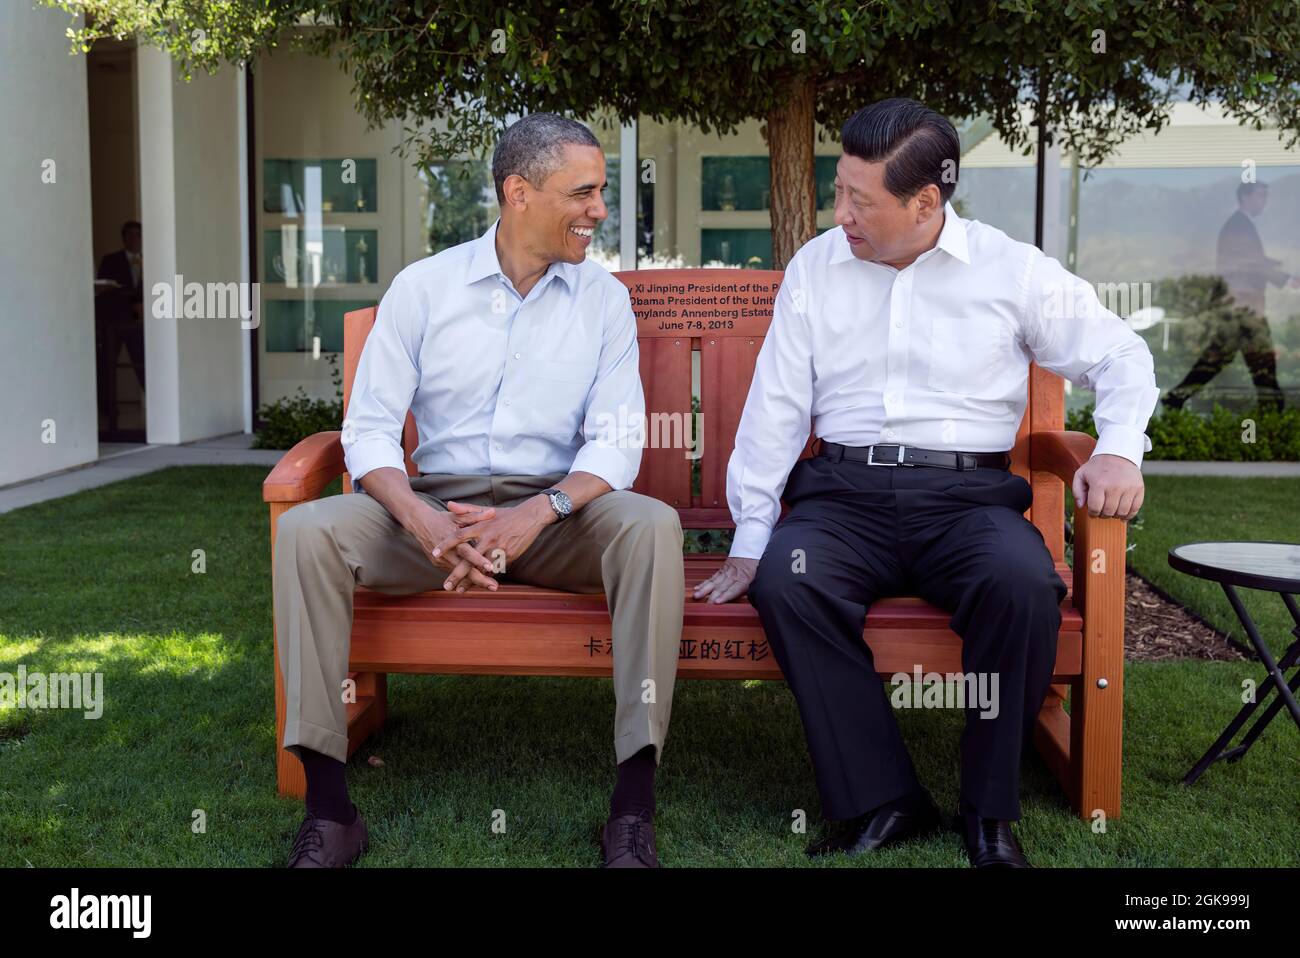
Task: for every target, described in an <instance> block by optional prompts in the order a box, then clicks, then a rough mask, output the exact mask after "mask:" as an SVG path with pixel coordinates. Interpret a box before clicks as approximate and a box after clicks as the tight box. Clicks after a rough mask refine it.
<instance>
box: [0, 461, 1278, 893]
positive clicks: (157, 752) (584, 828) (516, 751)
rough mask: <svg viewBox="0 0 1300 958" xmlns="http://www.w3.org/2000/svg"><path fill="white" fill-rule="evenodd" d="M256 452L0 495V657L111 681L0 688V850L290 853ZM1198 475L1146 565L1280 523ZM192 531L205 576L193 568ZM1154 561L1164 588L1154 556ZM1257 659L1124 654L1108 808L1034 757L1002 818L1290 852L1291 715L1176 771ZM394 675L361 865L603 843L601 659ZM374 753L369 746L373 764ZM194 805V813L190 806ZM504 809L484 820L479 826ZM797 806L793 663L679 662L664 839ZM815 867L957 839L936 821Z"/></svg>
mask: <svg viewBox="0 0 1300 958" xmlns="http://www.w3.org/2000/svg"><path fill="white" fill-rule="evenodd" d="M264 474H265V469H261V468H257V467H235V466H230V467H215V466H214V467H185V468H173V469H168V470H165V471H162V472H156V473H152V474H149V475H146V476H143V477H139V478H135V479H130V480H127V481H124V482H120V483H116V484H113V485H110V486H105V487H101V488H98V489H94V490H91V491H88V492H84V493H81V494H78V495H76V496H73V497H70V498H66V499H61V500H56V501H53V502H47V503H42V504H40V505H37V506H33V507H31V508H27V509H22V510H19V511H17V512H14V513H10V514H7V515H3V516H0V671H6V672H14V671H16V669H17V666H18V665H19V664H20V663H21V664H24V665H26V667H27V668H28V670H36V669H40V670H43V671H47V672H48V671H99V672H102V673H103V674H104V688H105V695H106V699H107V704H106V706H105V710H104V714H103V717H102V718H100V719H98V720H95V721H87V720H85V719H83V718H82V717H81V716H80V713H70V712H61V711H57V710H51V711H44V712H30V711H19V710H9V711H6V712H0V770H2V774H0V865H2V866H24V865H26V864H28V863H30V864H32V865H36V866H59V865H81V866H101V865H132V866H134V865H159V866H167V865H200V866H207V865H240V866H243V865H248V866H275V865H280V864H282V863H283V861H284V858H285V856H286V854H287V852H288V848H289V844H290V842H291V840H292V837H293V834H294V832H295V831H296V829H297V825H298V822H299V821H300V819H301V813H302V809H301V805H300V803H298V802H295V801H291V800H287V799H281V798H278V797H277V796H276V794H275V779H274V764H273V760H272V757H273V755H274V752H275V747H276V743H275V741H274V737H275V735H274V715H273V707H272V702H273V693H272V676H271V661H272V659H271V656H272V634H271V591H270V561H269V547H268V537H267V514H266V510H265V508H264V507H263V505H262V503H261V500H260V495H259V484H260V480H261V478H262V476H263V475H264ZM1214 482H1216V480H1203V479H1181V478H1180V479H1173V478H1165V477H1155V478H1154V479H1153V480H1152V482H1151V486H1152V492H1151V494H1150V495H1149V497H1148V502H1149V503H1150V505H1149V506H1148V508H1147V519H1146V520H1145V522H1144V529H1143V531H1142V532H1141V533H1139V534H1138V535H1137V536H1135V539H1136V541H1137V542H1138V549H1137V550H1136V552H1135V553H1134V558H1135V564H1136V565H1138V566H1139V567H1140V568H1142V570H1143V571H1144V572H1147V571H1148V569H1147V565H1148V564H1149V565H1150V574H1152V576H1153V578H1154V577H1155V573H1156V570H1157V568H1159V567H1161V566H1162V565H1163V558H1162V557H1163V554H1164V550H1165V549H1166V548H1167V546H1166V545H1165V542H1166V539H1168V540H1169V541H1171V542H1172V541H1180V539H1181V540H1185V539H1190V538H1214V537H1216V536H1217V535H1219V534H1220V532H1221V531H1222V530H1221V527H1220V526H1218V525H1213V526H1212V525H1209V524H1207V523H1208V522H1209V517H1210V516H1212V515H1213V514H1214V513H1215V510H1214V508H1213V506H1214V505H1215V504H1216V503H1218V504H1223V503H1225V502H1226V503H1230V504H1231V506H1232V508H1233V510H1234V511H1241V512H1243V513H1245V514H1246V516H1247V518H1248V519H1249V520H1250V523H1251V525H1250V526H1249V528H1247V527H1246V526H1245V525H1244V524H1243V525H1242V526H1241V527H1240V531H1239V534H1243V535H1246V534H1249V535H1257V536H1258V537H1261V538H1283V537H1284V533H1283V530H1282V529H1281V528H1279V527H1278V522H1279V519H1280V515H1279V513H1278V511H1277V508H1276V507H1277V502H1276V501H1274V500H1269V502H1271V503H1272V505H1266V506H1265V507H1263V508H1261V509H1259V510H1258V511H1257V510H1256V509H1255V508H1254V507H1253V504H1254V503H1256V502H1257V501H1261V500H1257V499H1256V498H1252V496H1251V495H1247V494H1244V493H1243V492H1242V491H1241V488H1249V489H1250V490H1256V489H1257V486H1258V488H1259V489H1263V488H1264V487H1265V486H1266V485H1268V484H1269V483H1270V482H1271V481H1270V480H1250V485H1249V486H1248V487H1241V488H1239V489H1238V490H1237V491H1235V492H1234V491H1233V489H1232V487H1224V488H1216V489H1206V488H1205V487H1206V486H1208V485H1209V484H1210V483H1214ZM1292 488H1295V487H1294V486H1293V487H1292ZM1277 496H1278V497H1280V498H1281V499H1285V496H1286V487H1285V486H1279V487H1278V489H1277ZM1184 531H1186V532H1188V533H1190V535H1184V534H1183V533H1184ZM195 549H203V550H204V552H205V555H206V563H207V571H206V573H205V574H203V575H196V574H193V573H192V572H191V571H190V570H191V564H192V562H193V558H192V552H193V550H195ZM1148 557H1150V561H1149V563H1148V561H1147V560H1148ZM1169 583H1170V584H1169V585H1165V584H1164V583H1162V585H1163V586H1164V587H1165V588H1166V589H1167V590H1168V591H1170V592H1175V593H1176V594H1177V589H1178V588H1181V587H1182V585H1181V584H1180V583H1179V582H1178V580H1177V579H1176V578H1174V577H1173V574H1172V573H1171V575H1170V577H1169ZM1212 598H1214V599H1215V600H1217V601H1218V602H1220V603H1222V602H1223V600H1222V598H1221V596H1220V597H1212ZM1211 604H1213V603H1211ZM1202 611H1203V612H1204V614H1206V615H1207V616H1208V617H1211V618H1212V617H1213V611H1212V609H1210V608H1208V607H1207V608H1205V609H1203V610H1202ZM1223 611H1224V613H1226V614H1230V610H1228V609H1227V606H1226V603H1224V604H1223ZM1225 624H1227V623H1226V621H1225ZM1258 672H1259V666H1258V664H1256V663H1208V662H1180V663H1173V664H1131V665H1130V666H1129V667H1128V670H1127V678H1128V681H1127V683H1126V692H1125V696H1126V709H1127V712H1126V715H1127V718H1126V740H1125V765H1124V770H1125V775H1124V791H1125V798H1124V801H1125V814H1124V816H1123V818H1121V819H1119V820H1117V821H1112V822H1110V823H1109V824H1108V827H1107V829H1106V831H1105V832H1104V833H1097V832H1094V831H1093V829H1092V828H1090V827H1089V825H1088V824H1087V823H1085V822H1082V821H1079V820H1077V819H1075V818H1074V817H1073V816H1072V814H1071V813H1070V812H1069V810H1068V808H1067V807H1066V806H1065V803H1064V800H1063V798H1062V795H1061V793H1060V791H1059V790H1058V788H1057V786H1056V784H1055V782H1054V780H1053V779H1052V778H1051V777H1050V775H1049V774H1048V773H1047V771H1046V770H1045V768H1044V767H1043V766H1042V764H1041V762H1040V761H1039V760H1038V759H1037V757H1036V756H1029V757H1028V758H1027V759H1026V761H1025V771H1024V780H1023V806H1024V819H1023V821H1022V822H1021V824H1020V826H1019V835H1020V838H1021V841H1022V844H1023V845H1024V846H1025V849H1026V852H1027V853H1028V854H1029V855H1030V857H1031V860H1032V861H1034V863H1035V864H1038V865H1042V866H1098V865H1119V866H1182V865H1210V866H1218V865H1233V866H1258V865H1273V866H1276V865H1289V866H1295V865H1300V816H1298V815H1297V814H1296V812H1297V801H1296V798H1297V789H1296V783H1297V780H1298V779H1300V733H1297V731H1296V729H1295V727H1294V726H1293V725H1292V724H1291V723H1290V721H1289V720H1287V719H1286V717H1285V716H1282V717H1279V718H1278V719H1277V720H1276V721H1275V722H1274V724H1273V725H1272V727H1271V728H1270V729H1269V731H1268V733H1267V734H1266V735H1265V736H1264V737H1263V738H1262V739H1261V740H1260V741H1259V742H1258V743H1257V744H1256V746H1255V748H1254V749H1253V750H1252V752H1251V753H1250V755H1249V756H1248V757H1247V759H1246V760H1245V761H1244V762H1240V763H1237V764H1234V765H1219V766H1216V767H1215V768H1213V769H1211V771H1210V772H1208V773H1207V774H1206V776H1205V777H1204V778H1203V779H1202V781H1201V782H1200V783H1199V784H1198V785H1197V786H1196V787H1194V788H1191V789H1188V788H1184V787H1183V786H1182V785H1181V784H1180V783H1179V778H1180V777H1181V775H1182V774H1183V773H1184V772H1185V771H1186V770H1187V768H1189V767H1190V766H1191V765H1192V763H1193V762H1194V761H1195V760H1196V759H1197V758H1198V757H1199V756H1200V754H1201V753H1202V752H1203V751H1204V749H1205V748H1206V747H1207V746H1208V745H1209V744H1210V742H1211V741H1212V740H1213V739H1214V737H1215V735H1216V734H1217V733H1218V732H1219V730H1220V729H1221V728H1222V727H1223V725H1224V724H1226V722H1227V720H1228V719H1229V717H1230V716H1231V715H1232V714H1233V712H1234V711H1235V710H1236V708H1237V707H1238V705H1239V703H1238V700H1237V698H1236V696H1237V694H1238V692H1239V688H1240V682H1241V679H1242V678H1244V677H1256V678H1257V677H1258ZM389 699H390V706H391V713H390V718H389V721H388V725H387V727H386V728H385V730H384V732H383V734H382V735H381V736H379V737H377V738H375V739H373V740H372V741H371V742H369V743H367V745H366V746H364V747H363V748H362V749H361V751H360V752H359V753H358V754H357V756H356V757H355V758H354V760H353V761H352V763H351V764H350V767H349V776H350V781H351V784H352V792H353V798H354V799H355V800H356V802H357V804H358V805H359V807H360V808H361V809H362V810H363V812H364V814H365V816H366V819H367V821H368V823H369V824H370V828H371V841H372V850H371V853H370V854H369V855H368V856H367V857H366V858H365V859H364V860H363V862H364V864H365V865H367V866H384V865H512V866H513V865H521V866H528V865H569V866H594V865H595V864H596V863H597V851H596V847H595V843H594V838H595V832H596V829H597V827H598V826H599V824H600V823H601V822H602V821H603V818H604V814H605V810H606V808H607V802H608V794H609V788H610V787H611V785H612V782H613V749H612V743H611V740H610V735H611V730H612V724H613V695H612V691H611V687H610V683H609V682H608V681H607V680H591V679H542V678H479V677H443V676H437V677H435V676H395V677H394V678H393V679H392V680H391V682H390V692H389ZM900 720H901V723H902V727H903V730H904V733H905V735H906V738H907V740H908V743H909V746H910V747H911V749H912V754H913V756H914V758H915V761H916V764H917V768H918V770H919V772H920V774H921V777H922V779H923V781H925V783H926V784H927V785H929V786H930V788H931V789H932V791H933V792H934V794H935V797H936V798H937V799H938V800H939V802H940V803H941V805H943V806H944V807H950V806H951V805H952V804H953V802H954V801H955V799H956V787H957V782H956V768H957V744H958V736H959V734H960V730H961V718H960V716H959V715H957V714H954V713H946V712H938V711H929V712H920V711H918V712H904V713H901V714H900ZM372 755H374V756H379V757H381V758H382V759H383V763H384V764H383V766H382V767H373V766H371V765H369V764H368V763H367V761H366V760H367V759H368V758H369V757H370V756H372ZM196 809H202V810H203V811H204V813H205V815H206V820H207V830H206V832H205V833H203V834H195V833H194V832H193V830H192V828H191V822H192V816H193V813H194V810H196ZM496 809H501V810H503V811H504V812H505V815H506V825H507V828H506V831H505V833H504V834H495V833H493V831H492V829H491V822H492V816H493V811H494V810H496ZM796 809H805V810H806V811H807V813H808V820H809V829H810V831H813V830H815V829H816V828H817V825H818V821H819V814H818V800H817V793H816V789H815V788H814V786H813V781H812V775H811V771H810V768H809V765H808V759H807V753H806V751H805V748H804V744H803V736H802V732H801V729H800V726H799V721H798V716H797V713H796V710H795V707H794V702H793V700H792V698H791V696H790V694H789V692H788V691H787V689H786V687H785V685H784V684H783V683H778V682H766V683H748V684H742V683H736V682H708V681H693V682H683V683H681V684H680V685H679V687H678V692H677V695H676V698H675V701H674V710H673V728H672V733H671V735H670V738H669V742H668V748H667V751H666V753H665V759H664V764H663V766H662V771H661V774H660V787H659V818H658V836H659V843H660V849H659V850H660V855H661V857H662V858H663V860H664V862H665V864H667V865H670V866H688V865H737V866H755V865H758V866H763V865H768V866H772V865H778V866H783V865H805V864H806V863H807V860H806V859H805V858H804V856H803V854H802V846H803V844H804V842H805V841H806V838H807V836H803V835H797V834H794V833H792V831H791V821H792V814H793V813H794V811H795V810H796ZM831 864H832V866H833V865H837V864H848V865H851V866H861V867H871V866H875V865H883V866H915V865H926V866H942V867H949V866H959V867H965V865H966V862H965V856H964V854H963V852H962V850H961V846H960V843H959V841H958V839H957V838H956V836H953V835H944V836H942V837H939V838H935V839H933V840H931V841H928V842H925V843H920V844H916V845H913V846H909V847H905V848H900V849H895V850H892V851H889V852H885V853H881V854H879V855H877V856H874V857H867V858H860V859H857V860H853V861H848V862H845V861H841V862H838V863H831Z"/></svg>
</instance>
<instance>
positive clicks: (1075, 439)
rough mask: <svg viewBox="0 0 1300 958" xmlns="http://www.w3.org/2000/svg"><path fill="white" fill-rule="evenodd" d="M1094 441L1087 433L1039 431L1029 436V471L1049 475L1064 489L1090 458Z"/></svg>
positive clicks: (1095, 443) (1095, 444)
mask: <svg viewBox="0 0 1300 958" xmlns="http://www.w3.org/2000/svg"><path fill="white" fill-rule="evenodd" d="M1096 446H1097V440H1096V439H1093V438H1092V436H1089V435H1088V434H1087V433H1082V432H1066V431H1065V430H1043V431H1040V432H1034V433H1030V435H1029V468H1030V469H1040V470H1042V471H1043V472H1050V473H1051V474H1052V475H1054V476H1056V477H1057V478H1058V479H1060V480H1061V481H1062V482H1064V483H1065V484H1066V485H1067V486H1068V485H1070V483H1071V482H1072V481H1073V480H1074V473H1075V471H1076V470H1077V469H1078V468H1079V467H1080V466H1082V465H1083V464H1084V463H1085V462H1087V461H1088V459H1089V458H1090V457H1091V456H1092V450H1093V449H1094V448H1096Z"/></svg>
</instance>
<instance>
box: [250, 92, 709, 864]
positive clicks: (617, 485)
mask: <svg viewBox="0 0 1300 958" xmlns="http://www.w3.org/2000/svg"><path fill="white" fill-rule="evenodd" d="M492 174H493V179H494V180H495V184H496V191H497V199H498V203H499V205H500V208H501V218H500V219H499V220H498V221H497V223H495V224H494V225H493V227H492V228H491V229H489V230H488V231H487V233H486V234H484V235H483V236H482V237H481V238H479V239H477V240H474V241H471V242H468V243H464V244H461V245H460V246H456V247H453V248H452V249H449V250H446V251H444V252H442V253H439V254H437V255H436V256H432V257H430V258H428V259H424V260H421V261H419V262H417V263H414V264H412V265H411V266H408V267H407V268H406V269H404V270H402V272H401V273H399V274H398V275H397V277H396V279H394V280H393V284H392V286H390V287H389V289H388V292H387V293H386V294H385V295H384V298H383V300H382V302H381V303H380V305H379V313H378V317H377V319H376V322H375V326H374V329H372V330H371V332H370V334H369V336H368V337H367V339H366V345H365V348H364V350H363V351H362V354H361V360H360V363H359V365H358V367H357V373H356V379H355V381H354V383H353V387H352V393H351V399H350V402H349V405H348V413H347V418H346V419H345V420H344V423H343V434H342V443H343V449H344V455H345V460H346V463H347V468H348V472H349V473H350V474H351V477H352V480H353V482H354V483H356V485H357V489H358V494H356V495H345V496H333V497H329V498H325V499H322V500H319V501H316V502H311V503H304V504H302V505H300V506H297V507H295V508H293V509H290V510H289V511H288V512H286V513H285V514H284V515H283V516H282V517H281V518H280V520H279V524H278V526H277V532H276V547H275V575H274V581H275V616H276V639H277V641H278V643H279V651H280V664H281V668H282V669H283V671H284V681H285V691H286V699H287V715H286V722H285V735H284V742H283V743H282V744H283V747H284V748H287V749H290V750H292V751H293V752H294V753H295V754H297V755H298V756H299V758H301V759H302V761H303V766H304V768H305V769H306V773H307V817H306V820H305V821H304V822H303V825H302V828H301V829H300V831H299V834H298V838H297V840H296V841H295V844H294V851H293V854H292V855H291V859H290V865H291V866H292V867H322V866H341V865H346V864H349V863H350V862H352V861H353V860H355V858H356V857H357V856H358V855H360V853H361V852H362V851H364V850H365V847H366V842H367V836H366V829H365V824H364V822H363V821H362V819H361V816H360V815H359V814H358V813H357V811H356V808H355V807H354V806H353V805H352V803H351V802H350V801H349V799H348V797H347V789H346V786H345V783H344V774H343V773H344V762H345V761H346V759H347V724H346V715H345V709H344V705H343V701H342V698H341V695H340V685H341V683H342V682H343V681H344V679H345V677H346V672H347V663H348V644H349V638H350V634H351V623H352V593H353V588H354V585H355V584H357V583H360V584H361V585H365V586H367V587H368V588H372V589H378V590H380V591H384V592H392V593H411V592H421V591H424V590H427V589H437V588H443V589H447V590H452V589H454V590H456V591H457V592H465V591H467V590H472V589H486V590H488V591H495V590H496V588H497V577H498V575H502V576H505V577H508V578H510V579H511V580H513V581H517V582H524V583H529V584H533V585H539V586H546V587H550V588H557V589H567V590H571V591H578V592H600V591H602V590H603V591H604V592H605V595H606V597H607V601H608V604H609V610H610V616H611V618H612V621H613V639H612V645H613V647H612V659H613V668H614V689H615V700H616V711H615V723H614V724H615V729H614V751H615V755H616V758H617V760H618V773H617V781H616V783H615V787H614V794H613V797H612V799H611V803H610V815H609V819H608V821H607V822H606V824H605V827H604V831H603V833H602V848H603V850H604V853H605V865H606V866H609V867H656V866H657V865H658V859H657V857H656V852H655V840H654V827H653V815H654V807H655V803H654V773H655V768H656V765H657V763H658V760H659V755H660V751H661V749H662V747H663V742H664V738H665V736H666V734H667V729H668V720H669V713H670V710H671V707H672V694H673V682H674V679H675V676H676V668H677V650H678V643H679V641H680V638H681V626H682V611H683V591H684V584H683V583H684V581H685V575H684V571H683V564H682V530H681V524H680V522H679V519H678V515H677V512H676V511H675V510H674V509H672V508H671V507H669V506H667V505H665V504H664V503H662V502H659V501H658V500H656V499H651V498H649V497H646V496H642V495H639V494H637V493H633V492H631V491H630V489H629V487H630V486H631V485H632V481H633V480H634V479H635V478H636V474H637V470H638V468H639V466H640V462H641V443H642V439H641V435H642V433H640V432H639V430H638V429H637V428H636V427H637V424H638V423H639V421H640V420H641V418H642V417H643V416H644V411H645V401H644V397H643V394H642V390H641V379H640V372H639V368H638V352H637V339H636V334H637V328H636V319H635V317H634V316H633V313H632V308H631V302H630V298H629V296H628V291H627V288H626V287H625V286H623V284H621V283H620V282H618V280H616V279H614V277H612V276H610V274H609V273H608V272H606V271H605V270H604V269H603V268H602V267H601V266H600V265H598V264H597V263H595V262H594V261H590V260H588V259H587V258H586V252H587V247H588V246H589V245H590V244H591V240H592V235H593V234H594V231H595V230H596V228H597V227H598V226H599V225H600V222H601V221H602V220H604V219H605V217H606V215H607V212H608V211H607V209H606V207H605V202H604V199H603V195H602V194H603V191H604V190H605V189H606V181H605V158H604V154H603V153H602V152H601V149H600V145H599V143H598V141H597V140H596V138H595V137H594V136H593V135H592V134H591V131H590V130H588V129H587V128H586V127H584V126H583V125H582V124H580V123H576V122H574V121H572V120H568V119H564V118H562V117H559V116H555V115H553V114H547V113H535V114H530V115H529V116H526V117H524V118H523V119H522V120H520V121H518V122H517V123H515V124H513V125H512V126H511V127H510V128H509V129H508V130H507V131H506V132H505V133H504V134H503V135H502V138H501V141H500V143H499V144H498V145H497V148H496V151H495V152H494V154H493V159H492ZM408 410H410V411H411V412H412V414H413V415H414V418H415V423H416V426H417V428H418V433H419V444H418V446H417V448H416V449H415V452H414V453H413V455H412V459H413V460H414V462H415V464H416V466H417V467H418V469H419V473H420V475H419V476H415V477H408V476H407V473H406V469H405V467H404V465H403V462H404V458H403V452H402V445H401V437H402V426H403V423H404V421H405V418H406V414H407V411H408Z"/></svg>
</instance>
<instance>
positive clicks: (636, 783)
mask: <svg viewBox="0 0 1300 958" xmlns="http://www.w3.org/2000/svg"><path fill="white" fill-rule="evenodd" d="M654 813H655V747H654V746H653V745H647V746H646V747H645V748H643V749H641V751H639V752H637V753H636V754H635V755H633V756H632V757H631V758H629V759H627V760H626V761H623V762H619V763H618V779H617V780H616V781H615V782H614V796H613V797H612V798H611V799H610V801H609V815H610V818H617V817H618V816H619V815H644V816H647V817H649V816H653V815H654Z"/></svg>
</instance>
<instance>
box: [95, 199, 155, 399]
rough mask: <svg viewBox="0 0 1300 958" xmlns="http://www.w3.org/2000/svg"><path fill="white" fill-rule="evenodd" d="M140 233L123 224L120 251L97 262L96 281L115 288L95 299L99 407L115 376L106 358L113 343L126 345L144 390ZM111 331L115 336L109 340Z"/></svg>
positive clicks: (136, 225)
mask: <svg viewBox="0 0 1300 958" xmlns="http://www.w3.org/2000/svg"><path fill="white" fill-rule="evenodd" d="M141 240H142V236H141V230H140V224H139V223H138V222H136V221H135V220H128V221H127V222H125V223H123V224H122V249H120V250H117V251H116V252H113V253H109V254H108V255H106V256H105V257H104V258H103V259H101V260H100V261H99V273H98V274H97V277H96V278H98V279H101V280H111V281H112V282H113V283H115V284H116V285H115V286H109V287H104V288H101V289H100V290H99V291H98V293H97V295H96V297H95V334H96V335H95V339H96V360H97V365H98V386H99V397H100V398H99V404H100V407H101V408H104V407H107V405H108V383H109V377H111V376H115V375H117V373H116V369H115V366H116V364H117V356H116V355H109V350H110V348H111V347H112V345H113V344H114V343H121V344H123V345H125V346H126V351H127V355H129V356H130V357H131V365H132V368H134V370H135V378H136V381H137V382H138V383H139V384H140V389H141V390H142V391H143V389H144V327H143V326H142V325H141V324H140V320H141V318H142V317H143V315H144V260H143V258H142V257H141ZM110 328H112V330H113V332H114V334H115V337H114V338H113V339H111V340H110V338H109V335H108V334H109V330H110Z"/></svg>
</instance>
